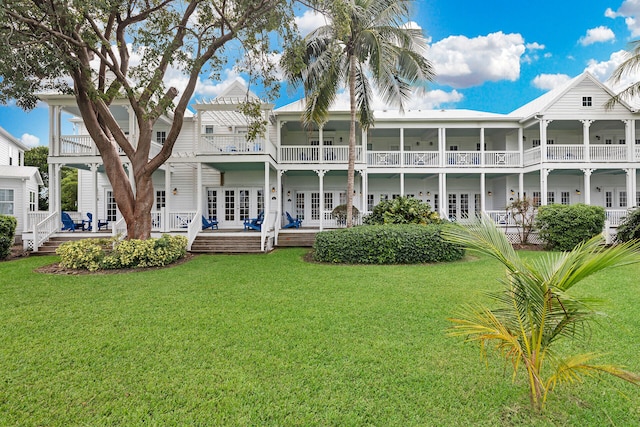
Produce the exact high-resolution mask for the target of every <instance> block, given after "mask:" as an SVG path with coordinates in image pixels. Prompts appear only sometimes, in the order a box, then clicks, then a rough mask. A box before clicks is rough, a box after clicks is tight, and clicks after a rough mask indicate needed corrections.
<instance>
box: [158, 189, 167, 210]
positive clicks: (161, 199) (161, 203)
mask: <svg viewBox="0 0 640 427" xmlns="http://www.w3.org/2000/svg"><path fill="white" fill-rule="evenodd" d="M166 205H167V193H166V192H165V191H164V190H158V191H156V209H162V208H164V207H165V206H166Z"/></svg>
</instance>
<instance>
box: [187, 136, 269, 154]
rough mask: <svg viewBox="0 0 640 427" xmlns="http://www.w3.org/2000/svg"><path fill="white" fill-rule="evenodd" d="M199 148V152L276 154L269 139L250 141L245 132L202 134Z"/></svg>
mask: <svg viewBox="0 0 640 427" xmlns="http://www.w3.org/2000/svg"><path fill="white" fill-rule="evenodd" d="M198 150H199V151H198V153H199V154H265V153H269V154H275V147H273V144H272V143H271V142H270V141H268V140H267V139H265V138H256V139H255V140H253V141H249V140H248V139H247V137H246V135H244V134H212V133H204V134H201V135H200V144H199V147H198Z"/></svg>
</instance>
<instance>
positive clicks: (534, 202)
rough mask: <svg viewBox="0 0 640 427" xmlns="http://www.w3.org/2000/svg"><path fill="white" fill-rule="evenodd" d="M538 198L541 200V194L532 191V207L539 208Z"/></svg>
mask: <svg viewBox="0 0 640 427" xmlns="http://www.w3.org/2000/svg"><path fill="white" fill-rule="evenodd" d="M540 198H541V193H540V192H539V191H534V192H533V200H532V203H533V206H535V207H538V206H540Z"/></svg>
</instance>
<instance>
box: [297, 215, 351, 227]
mask: <svg viewBox="0 0 640 427" xmlns="http://www.w3.org/2000/svg"><path fill="white" fill-rule="evenodd" d="M362 217H363V213H362V212H361V213H359V214H357V215H355V217H354V218H353V225H362ZM302 223H303V224H304V221H303V222H302ZM322 225H323V226H324V227H326V228H344V227H346V226H347V222H346V221H339V220H338V219H336V218H334V217H333V215H331V211H324V212H323V213H322Z"/></svg>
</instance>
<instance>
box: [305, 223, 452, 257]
mask: <svg viewBox="0 0 640 427" xmlns="http://www.w3.org/2000/svg"><path fill="white" fill-rule="evenodd" d="M441 230H442V225H439V224H431V225H426V226H421V225H415V224H400V225H372V226H368V227H354V228H348V229H340V230H330V231H323V232H321V233H318V234H317V235H316V240H315V243H314V245H313V248H314V259H315V260H316V261H321V262H333V263H349V264H416V263H426V262H441V261H455V260H458V259H460V258H462V257H463V256H464V250H463V249H462V248H460V247H459V246H456V245H454V244H451V243H448V242H445V241H444V240H443V239H442V238H441V237H440V232H441Z"/></svg>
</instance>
